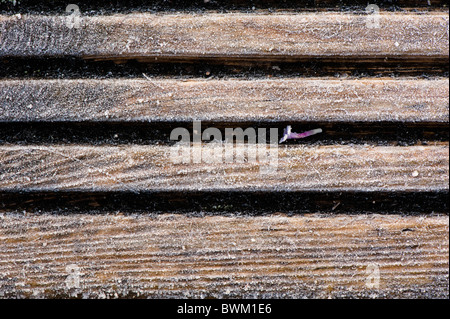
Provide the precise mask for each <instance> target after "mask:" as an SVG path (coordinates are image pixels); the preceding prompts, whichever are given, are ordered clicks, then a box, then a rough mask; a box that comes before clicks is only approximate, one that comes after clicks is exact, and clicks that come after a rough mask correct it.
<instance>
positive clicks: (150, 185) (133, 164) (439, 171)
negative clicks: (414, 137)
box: [0, 145, 449, 191]
mask: <svg viewBox="0 0 450 319" xmlns="http://www.w3.org/2000/svg"><path fill="white" fill-rule="evenodd" d="M235 147H236V149H237V148H238V147H237V146H235ZM264 147H265V145H264ZM173 149H174V148H173V147H170V146H111V147H107V146H33V145H30V146H0V190H83V191H113V190H127V191H130V190H132V191H139V190H166V191H167V190H270V191H277V190H359V191H376V190H378V191H396V190H398V191H405V190H415V191H420V190H423V191H425V190H427V191H433V190H448V187H449V186H448V184H449V154H448V145H447V146H445V145H443V146H412V147H391V146H386V147H373V146H363V145H359V146H358V145H354V146H321V147H317V146H316V147H310V146H299V147H280V148H278V163H277V165H278V166H277V168H276V170H273V171H269V172H265V171H264V170H260V169H261V168H263V169H264V168H265V167H266V166H267V165H268V161H264V160H261V158H258V159H257V161H253V160H252V161H248V162H243V163H237V162H236V160H235V161H234V163H223V162H220V163H207V160H210V159H211V155H210V154H211V153H206V150H207V149H208V146H205V145H204V146H203V148H202V150H201V153H202V156H203V159H202V162H201V163H198V164H194V163H193V160H194V158H193V157H192V161H191V162H190V163H187V164H183V163H181V164H175V163H174V162H173V161H172V157H171V156H172V153H171V152H172V150H173ZM192 149H193V148H191V150H192ZM218 149H219V150H220V151H223V148H222V146H218ZM209 151H211V149H209ZM272 163H274V162H272Z"/></svg>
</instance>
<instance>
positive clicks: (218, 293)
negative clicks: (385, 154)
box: [0, 214, 449, 298]
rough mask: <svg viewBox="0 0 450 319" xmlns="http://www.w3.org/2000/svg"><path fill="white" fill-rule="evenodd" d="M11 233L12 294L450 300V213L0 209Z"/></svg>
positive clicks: (5, 258) (5, 287) (1, 253)
mask: <svg viewBox="0 0 450 319" xmlns="http://www.w3.org/2000/svg"><path fill="white" fill-rule="evenodd" d="M0 239H1V245H0V296H2V297H19V298H24V297H25V298H26V297H33V298H35V297H47V298H49V297H70V296H72V297H84V298H117V297H163V298H164V297H187V298H206V297H214V298H226V297H234V298H236V297H244V298H251V297H257V298H261V297H272V298H274V297H284V298H286V297H288V298H303V297H308V298H339V297H371V298H377V297H379V298H448V274H449V268H448V267H449V217H448V216H433V217H423V216H398V215H384V216H381V215H371V216H368V215H360V216H349V215H340V216H324V215H322V216H320V215H305V216H301V217H285V216H283V215H277V216H270V217H257V218H251V217H219V216H216V217H204V218H193V217H185V216H180V215H145V214H143V215H121V214H110V215H72V216H58V215H51V214H42V215H23V214H0ZM377 270H378V272H377ZM377 273H378V274H379V281H377V280H376V278H377ZM369 275H373V276H372V279H371V278H370V277H369ZM377 283H378V285H377Z"/></svg>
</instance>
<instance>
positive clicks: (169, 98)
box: [0, 78, 449, 122]
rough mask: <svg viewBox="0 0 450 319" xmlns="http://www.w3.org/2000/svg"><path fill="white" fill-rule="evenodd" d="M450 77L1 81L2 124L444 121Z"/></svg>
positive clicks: (447, 114) (0, 117) (447, 109)
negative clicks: (38, 122)
mask: <svg viewBox="0 0 450 319" xmlns="http://www.w3.org/2000/svg"><path fill="white" fill-rule="evenodd" d="M448 105H449V81H448V79H443V78H437V79H432V80H419V79H413V78H405V79H392V78H382V79H358V80H355V79H353V80H351V79H349V80H336V79H330V78H297V79H295V78H290V79H276V80H270V79H254V80H236V79H234V80H233V79H228V80H176V79H152V80H145V79H144V80H125V79H120V80H4V81H0V121H192V120H203V121H208V120H209V121H330V122H333V121H340V122H341V121H342V122H343V121H347V122H355V121H364V122H376V121H405V122H406V121H409V122H448V116H449V107H448Z"/></svg>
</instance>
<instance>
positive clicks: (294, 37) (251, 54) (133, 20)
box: [0, 13, 449, 61]
mask: <svg viewBox="0 0 450 319" xmlns="http://www.w3.org/2000/svg"><path fill="white" fill-rule="evenodd" d="M373 18H374V17H371V16H368V15H358V14H343V13H314V14H268V15H261V14H243V13H233V14H217V13H207V14H163V15H156V14H130V15H113V16H108V17H105V16H103V17H102V16H96V17H84V16H81V17H80V18H79V19H78V20H76V21H75V20H73V16H72V17H68V16H25V15H24V16H0V57H8V56H10V57H24V56H27V57H30V56H67V55H70V56H78V57H85V58H87V57H91V58H145V59H147V60H150V61H154V60H157V59H159V58H165V57H166V58H169V59H172V58H177V59H186V60H189V59H199V58H212V59H217V58H219V59H225V58H234V59H238V60H245V59H252V60H254V59H259V60H277V59H279V60H285V61H298V60H301V59H310V58H329V59H332V60H336V59H342V58H348V59H350V60H354V59H356V58H357V59H367V60H373V59H379V60H380V61H382V60H383V59H389V58H399V59H414V60H430V59H431V60H433V59H441V60H445V59H448V56H449V36H448V32H447V30H448V26H449V17H448V14H447V13H428V14H415V13H405V14H403V13H381V14H380V15H378V16H377V17H376V19H377V20H376V21H374V20H373ZM71 19H72V20H71ZM373 26H375V27H373Z"/></svg>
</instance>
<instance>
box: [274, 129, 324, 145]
mask: <svg viewBox="0 0 450 319" xmlns="http://www.w3.org/2000/svg"><path fill="white" fill-rule="evenodd" d="M291 130H292V128H291V126H290V125H288V126H287V127H286V128H285V129H284V133H283V137H282V138H281V140H280V142H279V143H280V144H281V143H283V142H286V140H292V139H297V138H305V137H308V136H311V135H314V134H319V133H322V129H321V128H316V129H315V130H311V131H306V132H303V133H294V132H292V131H291Z"/></svg>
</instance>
